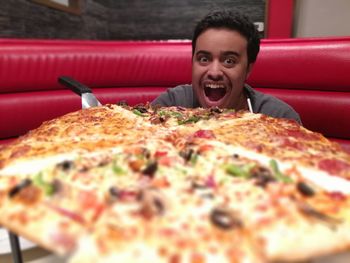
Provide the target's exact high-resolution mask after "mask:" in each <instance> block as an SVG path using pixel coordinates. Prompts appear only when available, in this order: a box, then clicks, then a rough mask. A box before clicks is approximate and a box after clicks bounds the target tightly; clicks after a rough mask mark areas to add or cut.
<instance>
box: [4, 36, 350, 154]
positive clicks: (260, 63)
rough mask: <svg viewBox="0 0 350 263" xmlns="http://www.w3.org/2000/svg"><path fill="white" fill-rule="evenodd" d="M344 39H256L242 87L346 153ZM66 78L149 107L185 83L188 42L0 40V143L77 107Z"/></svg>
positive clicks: (349, 140)
mask: <svg viewBox="0 0 350 263" xmlns="http://www.w3.org/2000/svg"><path fill="white" fill-rule="evenodd" d="M348 72H350V37H344V38H305V39H273V40H263V41H262V44H261V51H260V53H259V56H258V60H257V62H256V65H255V67H254V69H253V72H252V74H251V76H250V78H249V80H248V83H249V84H250V85H252V86H253V87H254V88H256V89H258V90H260V91H262V92H265V93H268V94H272V95H275V96H277V97H279V98H280V99H282V100H284V101H286V102H287V103H289V104H290V105H291V106H293V107H294V108H295V110H296V111H298V112H299V114H300V116H301V119H302V122H303V125H304V126H305V127H306V128H308V129H310V130H312V131H316V132H320V133H322V134H324V135H325V136H326V137H328V138H330V139H332V140H336V141H338V142H340V143H341V144H342V145H343V147H344V148H345V149H347V150H349V151H350V116H349V115H350V78H349V77H348ZM61 75H66V76H71V77H73V78H75V79H76V80H78V81H80V82H82V83H84V84H86V85H88V86H90V87H91V88H92V89H93V92H94V94H95V95H96V96H97V97H98V99H99V100H100V101H101V102H102V103H103V104H105V103H116V102H118V101H121V100H124V101H126V102H127V103H129V104H131V105H133V104H136V103H140V102H147V101H151V100H152V99H153V98H154V97H156V96H157V95H158V94H159V93H160V92H162V91H164V90H165V89H166V88H169V87H174V86H176V85H178V84H185V83H190V82H191V44H190V42H189V41H147V42H144V41H134V42H132V41H126V42H125V41H124V42H123V41H78V40H76V41H69V40H28V39H26V40H24V39H0V121H1V129H0V139H1V141H0V142H6V141H8V139H11V138H15V137H17V136H19V135H22V134H24V133H26V132H27V131H28V130H30V129H33V128H35V127H38V126H39V125H40V124H41V123H42V122H43V121H45V120H48V119H52V118H54V117H57V116H60V115H62V114H65V113H67V112H70V111H74V110H78V109H80V108H81V100H80V97H79V96H77V95H76V94H75V93H73V92H72V91H70V90H68V89H67V88H65V87H64V86H62V85H60V84H58V82H57V78H58V76H61Z"/></svg>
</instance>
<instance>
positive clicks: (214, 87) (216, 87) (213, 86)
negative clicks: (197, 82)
mask: <svg viewBox="0 0 350 263" xmlns="http://www.w3.org/2000/svg"><path fill="white" fill-rule="evenodd" d="M205 86H206V87H207V88H211V89H220V88H221V89H224V88H225V86H224V85H220V84H207V85H205Z"/></svg>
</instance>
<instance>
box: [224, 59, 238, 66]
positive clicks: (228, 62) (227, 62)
mask: <svg viewBox="0 0 350 263" xmlns="http://www.w3.org/2000/svg"><path fill="white" fill-rule="evenodd" d="M224 63H225V64H226V65H234V64H235V63H236V60H235V59H233V58H225V60H224Z"/></svg>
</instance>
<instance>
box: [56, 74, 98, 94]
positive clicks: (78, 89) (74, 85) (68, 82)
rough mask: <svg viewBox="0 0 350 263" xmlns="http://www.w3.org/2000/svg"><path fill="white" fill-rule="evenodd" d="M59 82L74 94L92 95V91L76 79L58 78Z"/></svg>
mask: <svg viewBox="0 0 350 263" xmlns="http://www.w3.org/2000/svg"><path fill="white" fill-rule="evenodd" d="M58 82H59V83H61V84H62V85H64V86H66V87H68V88H69V89H71V90H72V91H73V92H75V93H76V94H78V95H79V96H81V94H83V93H92V92H91V89H90V88H89V87H87V86H85V85H84V84H82V83H80V82H78V81H76V80H75V79H73V78H71V77H67V76H60V77H58Z"/></svg>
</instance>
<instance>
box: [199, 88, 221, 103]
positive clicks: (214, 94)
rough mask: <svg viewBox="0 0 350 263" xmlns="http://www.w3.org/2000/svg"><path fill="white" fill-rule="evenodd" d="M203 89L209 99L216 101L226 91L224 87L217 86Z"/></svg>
mask: <svg viewBox="0 0 350 263" xmlns="http://www.w3.org/2000/svg"><path fill="white" fill-rule="evenodd" d="M204 91H205V95H206V96H207V97H208V99H209V100H211V101H218V100H219V99H221V98H222V97H224V96H225V93H226V92H225V89H224V88H217V89H210V88H205V90H204Z"/></svg>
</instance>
